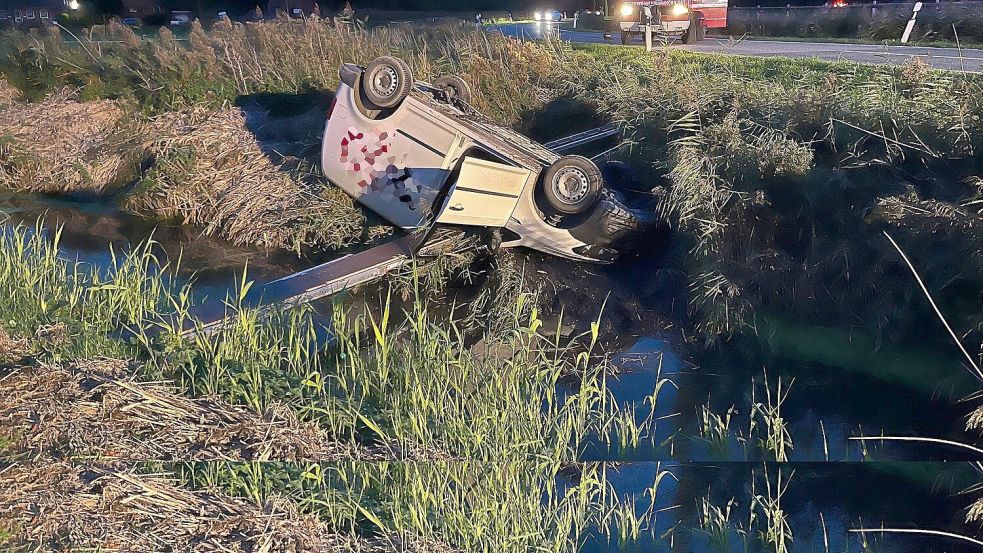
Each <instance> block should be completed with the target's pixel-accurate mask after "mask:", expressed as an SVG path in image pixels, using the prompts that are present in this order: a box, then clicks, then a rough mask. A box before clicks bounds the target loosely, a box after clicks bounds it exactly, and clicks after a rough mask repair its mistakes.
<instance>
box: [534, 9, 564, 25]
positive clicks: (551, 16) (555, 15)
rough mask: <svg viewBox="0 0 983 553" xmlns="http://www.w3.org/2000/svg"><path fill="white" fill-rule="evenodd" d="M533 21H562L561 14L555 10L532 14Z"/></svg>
mask: <svg viewBox="0 0 983 553" xmlns="http://www.w3.org/2000/svg"><path fill="white" fill-rule="evenodd" d="M533 19H535V20H536V21H553V22H556V21H560V20H562V19H563V14H562V13H560V12H558V11H556V10H544V11H539V12H536V13H534V14H533Z"/></svg>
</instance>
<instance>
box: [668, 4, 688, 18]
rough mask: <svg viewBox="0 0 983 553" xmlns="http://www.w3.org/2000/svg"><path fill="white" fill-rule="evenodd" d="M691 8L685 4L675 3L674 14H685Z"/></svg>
mask: <svg viewBox="0 0 983 553" xmlns="http://www.w3.org/2000/svg"><path fill="white" fill-rule="evenodd" d="M688 11H689V9H687V8H686V5H685V4H673V6H672V15H683V14H685V13H686V12H688Z"/></svg>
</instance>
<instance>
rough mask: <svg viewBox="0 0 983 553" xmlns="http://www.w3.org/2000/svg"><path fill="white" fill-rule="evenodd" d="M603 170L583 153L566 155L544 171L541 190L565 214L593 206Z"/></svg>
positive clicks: (598, 191)
mask: <svg viewBox="0 0 983 553" xmlns="http://www.w3.org/2000/svg"><path fill="white" fill-rule="evenodd" d="M602 183H603V181H602V179H601V170H600V169H598V168H597V165H595V164H594V162H593V161H591V160H589V159H587V158H585V157H581V156H563V157H561V158H560V159H558V160H557V161H556V162H555V163H553V165H550V167H549V169H547V170H546V173H545V174H544V175H543V180H542V191H543V196H545V197H546V201H547V202H549V204H550V207H552V208H553V209H555V210H557V211H558V212H560V213H564V214H566V215H576V214H577V213H583V212H585V211H587V210H588V209H590V208H592V207H594V204H595V203H597V199H598V198H599V197H600V195H601V187H602V186H603V184H602Z"/></svg>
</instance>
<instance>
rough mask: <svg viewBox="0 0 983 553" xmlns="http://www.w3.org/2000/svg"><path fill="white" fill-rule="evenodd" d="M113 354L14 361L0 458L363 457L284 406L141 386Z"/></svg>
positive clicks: (3, 403) (2, 397)
mask: <svg viewBox="0 0 983 553" xmlns="http://www.w3.org/2000/svg"><path fill="white" fill-rule="evenodd" d="M134 372H135V370H134V367H131V366H129V364H128V363H125V362H121V361H112V360H104V359H100V360H91V361H85V362H79V363H74V364H70V365H68V366H58V365H45V364H41V365H34V366H17V367H15V368H13V369H12V370H10V371H8V372H7V374H5V375H4V378H3V382H4V385H3V386H2V387H0V411H2V413H3V415H2V417H0V418H2V420H3V423H4V424H3V429H2V430H0V443H5V444H7V447H6V451H0V457H3V458H7V459H8V460H10V459H24V460H35V459H54V458H80V457H96V458H99V459H102V460H104V461H108V460H127V461H149V460H181V461H196V460H215V459H240V460H259V461H262V460H271V459H276V460H300V459H303V460H316V461H328V460H336V459H339V458H342V457H345V458H354V457H363V455H362V454H359V453H358V452H356V451H354V450H347V449H345V448H344V447H343V446H341V445H340V444H337V443H335V442H332V441H330V440H328V438H327V436H326V435H325V434H324V432H323V431H322V430H320V429H318V428H317V427H316V426H315V425H314V424H312V423H309V422H307V423H302V422H300V421H299V420H298V419H297V416H296V414H294V412H293V411H291V410H290V409H289V408H287V407H285V406H283V405H276V404H274V405H271V406H269V407H268V408H266V409H265V410H264V411H263V412H261V413H257V412H255V411H252V410H249V409H247V408H244V407H241V406H236V405H230V404H228V403H226V402H222V401H218V400H213V399H204V398H198V399H192V398H189V397H187V396H185V395H182V394H180V393H179V391H178V390H177V389H176V388H175V387H173V386H170V385H168V384H166V383H148V382H142V381H139V380H137V379H135V378H134V377H133V375H134Z"/></svg>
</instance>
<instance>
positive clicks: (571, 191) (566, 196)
mask: <svg viewBox="0 0 983 553" xmlns="http://www.w3.org/2000/svg"><path fill="white" fill-rule="evenodd" d="M552 187H553V194H554V195H555V196H556V198H557V199H558V200H560V201H561V202H563V203H565V204H568V205H573V204H576V203H579V202H581V201H583V199H584V198H586V197H587V191H588V190H589V189H590V179H589V178H588V177H587V173H585V172H583V171H581V170H580V169H577V168H575V167H565V168H563V169H560V170H559V171H557V173H556V175H554V176H553V182H552Z"/></svg>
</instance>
